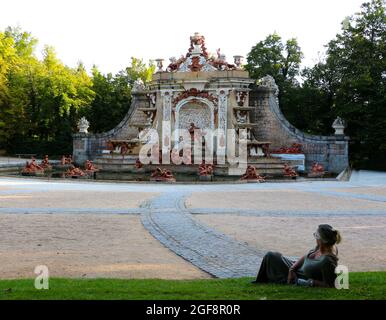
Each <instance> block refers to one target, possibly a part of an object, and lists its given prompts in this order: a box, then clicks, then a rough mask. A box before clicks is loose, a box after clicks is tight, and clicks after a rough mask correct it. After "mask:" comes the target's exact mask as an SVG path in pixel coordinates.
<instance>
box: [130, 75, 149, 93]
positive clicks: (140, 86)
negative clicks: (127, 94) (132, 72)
mask: <svg viewBox="0 0 386 320" xmlns="http://www.w3.org/2000/svg"><path fill="white" fill-rule="evenodd" d="M145 90H146V86H145V84H144V83H143V81H142V79H141V78H138V79H137V80H135V81H134V84H133V89H132V92H138V91H145Z"/></svg>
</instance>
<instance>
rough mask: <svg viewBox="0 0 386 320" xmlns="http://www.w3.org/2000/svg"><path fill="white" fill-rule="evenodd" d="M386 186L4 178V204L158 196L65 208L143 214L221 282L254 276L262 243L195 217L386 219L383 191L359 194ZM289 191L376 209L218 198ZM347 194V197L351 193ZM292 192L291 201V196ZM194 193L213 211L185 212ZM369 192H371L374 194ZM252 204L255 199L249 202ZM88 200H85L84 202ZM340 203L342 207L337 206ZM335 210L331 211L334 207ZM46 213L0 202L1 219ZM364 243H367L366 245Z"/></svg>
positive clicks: (368, 178) (356, 180) (371, 177)
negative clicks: (13, 199)
mask: <svg viewBox="0 0 386 320" xmlns="http://www.w3.org/2000/svg"><path fill="white" fill-rule="evenodd" d="M385 187H386V174H385V173H374V172H366V171H363V172H362V171H361V172H359V173H356V172H354V174H353V177H352V180H351V181H349V182H339V181H320V182H318V181H314V182H307V181H304V182H296V183H293V182H286V183H284V182H283V183H265V184H216V185H214V184H202V185H199V184H196V185H182V184H181V185H173V184H137V183H100V182H98V183H95V182H89V181H78V182H73V181H60V182H56V181H55V182H54V181H50V182H48V181H42V180H37V179H9V178H0V200H1V196H2V195H12V194H15V195H17V194H18V193H19V192H22V190H23V189H28V192H30V193H31V194H38V193H39V192H52V191H55V192H58V191H66V190H67V191H69V190H71V191H78V192H80V193H81V192H84V191H87V192H93V191H95V192H101V191H105V192H106V193H108V192H110V193H111V192H115V193H119V192H122V195H123V194H124V192H129V193H130V192H135V193H141V192H143V193H157V194H159V195H158V196H156V197H151V198H150V199H147V200H146V201H144V202H143V204H142V205H141V207H140V208H130V209H124V210H123V209H119V208H105V209H103V208H101V209H92V208H90V209H87V208H86V209H83V210H80V209H81V208H66V209H65V210H67V211H66V212H71V213H73V214H76V213H77V212H78V213H83V212H88V213H94V214H102V213H104V214H128V215H132V214H134V215H136V214H139V215H140V217H141V221H142V224H143V225H144V227H145V228H146V229H147V230H148V231H149V232H150V233H151V234H152V235H153V236H154V238H156V239H157V240H159V241H160V242H161V243H162V244H163V245H164V246H166V247H167V248H169V249H170V250H172V251H173V252H175V253H176V254H177V255H179V256H181V257H183V258H184V259H186V260H187V261H190V262H191V263H192V264H194V265H195V266H197V267H199V268H200V269H202V270H204V271H206V272H207V273H209V274H211V275H213V276H215V277H220V278H228V277H242V276H254V275H255V274H256V271H257V269H258V267H259V263H260V261H261V258H262V256H263V254H264V251H263V250H259V249H261V248H259V246H258V243H257V246H256V248H255V247H251V246H248V245H246V244H245V242H242V241H238V240H236V239H235V238H233V237H230V236H228V235H225V234H224V233H221V232H219V231H218V229H216V230H215V229H213V228H211V227H209V226H208V225H205V224H204V223H203V222H200V221H199V219H195V214H236V215H246V216H278V217H281V216H282V217H286V216H287V217H288V216H321V217H326V216H336V217H347V219H350V217H355V216H359V215H365V216H369V217H371V216H374V217H375V216H386V196H383V193H382V192H383V191H380V192H379V193H378V194H377V195H374V194H369V193H366V194H365V193H361V192H360V190H363V189H366V190H370V191H371V188H378V189H379V190H383V189H382V188H385ZM283 189H285V190H289V191H291V192H292V193H307V194H315V195H323V196H325V197H330V198H328V201H334V199H338V200H339V199H345V200H350V199H351V200H353V201H362V202H363V203H365V204H366V203H368V204H373V206H372V207H371V206H370V207H369V209H367V210H365V211H361V210H354V209H352V210H348V209H347V210H340V211H339V210H331V209H328V210H327V209H326V210H319V211H318V210H315V208H314V207H312V206H308V207H307V208H305V209H302V210H292V211H291V210H278V209H277V208H276V209H275V201H270V202H269V205H271V208H270V209H269V210H268V209H267V210H266V211H261V210H258V209H253V210H252V209H248V208H237V207H236V208H233V207H232V208H230V207H224V206H222V200H223V199H221V197H219V196H218V194H219V193H223V194H224V197H225V196H226V194H227V193H228V194H231V193H235V192H257V193H259V190H260V191H264V192H269V193H271V194H272V193H273V194H275V191H277V192H279V191H283ZM347 190H349V192H348V191H347ZM291 192H289V197H290V196H291ZM194 193H196V194H197V193H210V194H213V196H215V199H213V201H215V207H207V206H205V202H203V203H202V205H201V206H200V207H194V208H189V209H188V208H186V207H185V200H186V198H188V197H189V196H190V195H192V194H194ZM370 193H371V192H370ZM250 200H251V201H253V200H254V199H253V198H251V199H250ZM85 201H87V198H85ZM337 203H338V202H337ZM333 207H334V205H332V207H331V208H333ZM39 210H41V211H40V212H42V211H43V212H44V210H46V212H47V210H48V209H47V208H45V207H44V206H42V207H41V208H24V209H23V210H19V209H17V208H4V207H3V208H2V206H1V202H0V214H2V213H14V214H18V213H31V214H33V213H36V212H39ZM49 210H50V213H53V214H55V213H61V212H63V210H64V208H61V206H60V203H54V204H51V208H49ZM365 240H366V239H364V242H365Z"/></svg>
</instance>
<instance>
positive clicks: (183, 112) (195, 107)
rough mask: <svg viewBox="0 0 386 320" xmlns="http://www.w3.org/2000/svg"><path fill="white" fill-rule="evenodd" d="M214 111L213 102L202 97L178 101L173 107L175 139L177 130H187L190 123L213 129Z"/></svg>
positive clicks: (177, 135)
mask: <svg viewBox="0 0 386 320" xmlns="http://www.w3.org/2000/svg"><path fill="white" fill-rule="evenodd" d="M214 112H215V107H214V104H213V103H212V102H211V101H209V100H207V99H204V98H198V97H190V98H187V99H184V100H182V101H180V102H179V103H178V104H177V105H176V108H175V119H176V121H175V127H174V128H175V136H174V139H175V141H178V140H179V139H178V137H179V134H180V132H179V130H180V129H186V130H189V128H190V127H191V124H192V123H193V124H194V125H195V127H196V128H199V129H202V130H205V129H211V130H214V129H215V124H214V122H215V121H214V118H215V116H214Z"/></svg>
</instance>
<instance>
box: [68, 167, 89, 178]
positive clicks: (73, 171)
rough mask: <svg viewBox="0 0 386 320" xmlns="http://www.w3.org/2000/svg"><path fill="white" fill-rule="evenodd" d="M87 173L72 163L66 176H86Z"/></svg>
mask: <svg viewBox="0 0 386 320" xmlns="http://www.w3.org/2000/svg"><path fill="white" fill-rule="evenodd" d="M85 175H86V173H85V172H84V171H83V170H81V169H79V168H76V167H75V166H74V165H71V167H70V168H69V169H68V170H67V172H66V177H71V178H78V177H84V176H85Z"/></svg>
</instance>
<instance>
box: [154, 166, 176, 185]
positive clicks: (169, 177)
mask: <svg viewBox="0 0 386 320" xmlns="http://www.w3.org/2000/svg"><path fill="white" fill-rule="evenodd" d="M150 180H151V181H168V182H175V181H176V178H175V177H174V175H173V173H172V172H171V171H170V170H167V169H161V168H157V169H155V170H154V171H153V173H152V174H151V176H150Z"/></svg>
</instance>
